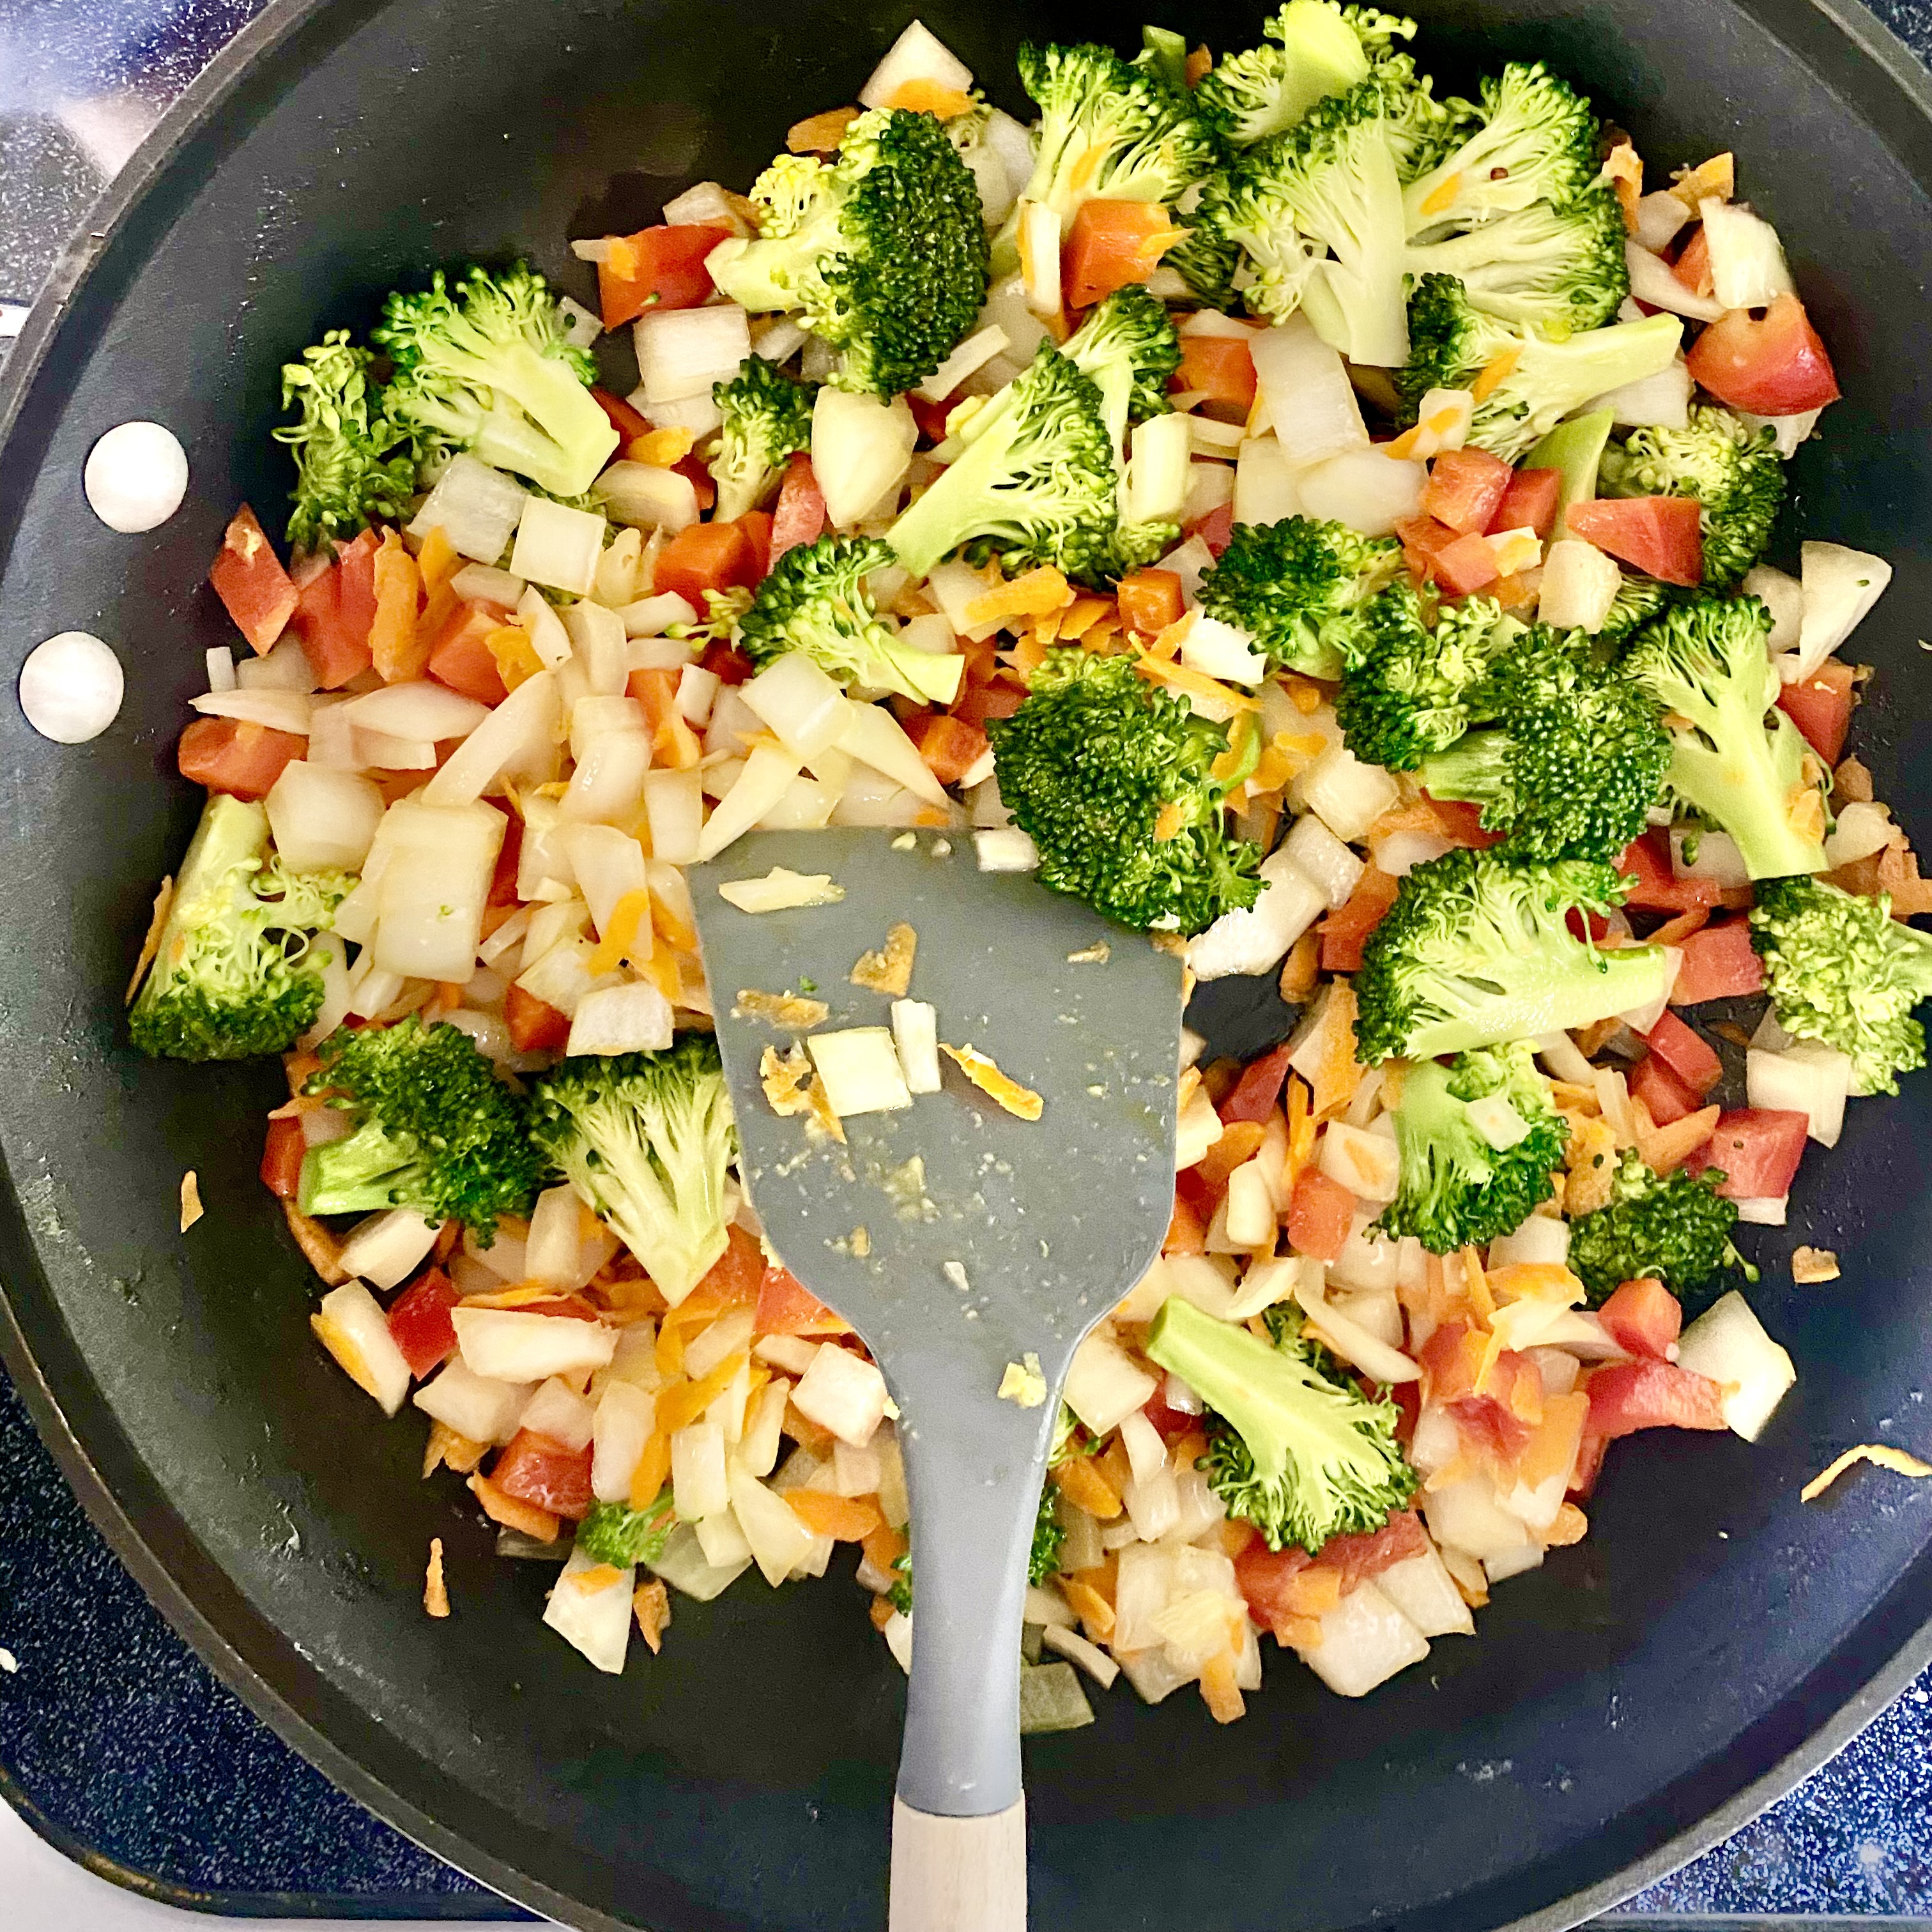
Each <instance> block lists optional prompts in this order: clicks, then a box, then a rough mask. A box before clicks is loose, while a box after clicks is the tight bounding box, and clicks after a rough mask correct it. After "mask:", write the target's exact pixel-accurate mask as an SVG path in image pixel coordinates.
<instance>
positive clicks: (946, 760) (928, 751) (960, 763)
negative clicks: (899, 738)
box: [910, 711, 987, 785]
mask: <svg viewBox="0 0 1932 1932" xmlns="http://www.w3.org/2000/svg"><path fill="white" fill-rule="evenodd" d="M910 735H911V736H912V740H913V743H914V744H916V745H917V746H918V747H919V756H920V757H922V758H923V759H924V760H926V769H927V770H928V771H929V772H932V775H933V776H934V777H935V778H937V779H938V781H939V782H940V783H941V784H943V785H956V784H958V783H959V781H960V780H961V779H962V778H964V777H965V775H966V774H967V773H968V772H969V771H971V769H973V767H974V766H975V765H976V764H977V763H979V761H980V759H981V758H982V757H984V756H985V755H986V742H987V741H986V733H985V732H984V731H983V730H982V729H981V728H980V727H979V726H978V725H977V724H968V723H967V722H966V721H965V719H964V718H954V717H951V716H950V715H948V714H947V713H946V712H944V711H939V712H934V713H933V714H932V715H931V716H929V718H927V719H926V722H925V723H924V724H922V725H921V726H920V727H919V728H918V730H916V731H914V732H913V733H911V734H910Z"/></svg>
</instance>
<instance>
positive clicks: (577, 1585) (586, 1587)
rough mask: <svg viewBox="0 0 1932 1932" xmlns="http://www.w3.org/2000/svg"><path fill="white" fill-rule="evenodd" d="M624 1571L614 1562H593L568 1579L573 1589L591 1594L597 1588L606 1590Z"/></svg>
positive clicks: (617, 1580)
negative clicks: (586, 1568) (587, 1567)
mask: <svg viewBox="0 0 1932 1932" xmlns="http://www.w3.org/2000/svg"><path fill="white" fill-rule="evenodd" d="M623 1575H624V1573H623V1571H621V1570H619V1568H617V1566H616V1565H615V1564H614V1563H593V1564H592V1565H591V1566H590V1568H589V1569H588V1570H580V1571H577V1573H576V1574H575V1575H574V1576H573V1577H571V1578H569V1579H568V1581H569V1584H570V1587H571V1589H573V1590H577V1591H580V1592H582V1593H583V1595H585V1596H586V1597H588V1596H591V1595H594V1594H595V1592H598V1591H599V1590H607V1589H610V1586H611V1585H612V1584H613V1583H621V1582H622V1580H623Z"/></svg>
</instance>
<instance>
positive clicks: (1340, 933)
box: [1321, 865, 1402, 973]
mask: <svg viewBox="0 0 1932 1932" xmlns="http://www.w3.org/2000/svg"><path fill="white" fill-rule="evenodd" d="M1401 883H1402V881H1401V880H1400V879H1397V878H1395V877H1392V876H1391V874H1388V873H1387V872H1385V871H1383V870H1382V868H1381V867H1380V866H1379V865H1370V866H1369V867H1368V868H1367V870H1366V871H1364V873H1363V874H1362V876H1361V877H1360V878H1359V879H1358V880H1356V881H1355V890H1354V891H1353V892H1351V893H1350V894H1349V897H1348V899H1347V901H1346V903H1345V904H1343V905H1342V906H1341V907H1339V908H1338V909H1337V910H1335V911H1334V912H1331V913H1330V914H1329V915H1328V917H1327V918H1326V919H1324V920H1323V921H1322V926H1321V933H1322V971H1324V972H1325V973H1355V972H1359V971H1361V965H1362V947H1363V946H1364V944H1365V943H1366V942H1367V939H1368V936H1369V935H1370V933H1372V932H1374V931H1375V929H1376V927H1377V926H1379V925H1381V923H1382V915H1383V914H1384V913H1386V912H1387V911H1388V909H1389V907H1391V906H1392V905H1394V904H1395V895H1396V892H1397V888H1398V887H1399V886H1400V885H1401Z"/></svg>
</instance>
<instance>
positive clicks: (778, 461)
mask: <svg viewBox="0 0 1932 1932" xmlns="http://www.w3.org/2000/svg"><path fill="white" fill-rule="evenodd" d="M817 393H818V391H817V386H816V385H815V384H813V383H801V382H799V380H797V379H796V377H791V376H787V374H785V373H784V371H783V370H781V368H778V365H777V364H776V363H775V362H766V360H765V359H764V358H763V356H747V357H746V358H745V360H744V362H742V363H740V364H739V366H738V373H737V374H736V375H735V376H733V377H732V378H731V380H730V381H729V382H727V383H713V384H712V386H711V400H712V401H713V402H714V403H715V404H717V405H718V413H719V414H720V415H721V416H722V417H723V418H724V422H722V424H721V425H720V426H719V428H718V449H717V453H716V454H715V455H714V456H713V457H712V459H711V477H712V481H713V482H715V484H717V486H718V505H717V509H716V512H715V514H716V517H717V520H718V521H719V522H720V523H735V522H736V520H737V519H738V518H739V517H742V516H743V515H744V514H745V512H746V511H748V510H755V509H756V508H757V507H758V505H760V503H762V502H764V500H765V499H766V497H768V496H769V495H770V494H771V493H772V490H775V488H777V487H778V476H779V472H781V470H782V469H784V462H785V458H787V457H788V456H790V455H792V453H793V452H794V451H796V450H801V449H810V448H811V404H812V399H813V398H814V396H816V395H817Z"/></svg>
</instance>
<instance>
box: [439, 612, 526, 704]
mask: <svg viewBox="0 0 1932 1932" xmlns="http://www.w3.org/2000/svg"><path fill="white" fill-rule="evenodd" d="M506 622H508V613H505V611H502V610H499V609H498V608H497V607H496V605H495V604H479V603H477V602H475V601H464V602H463V603H461V604H458V605H457V607H456V608H455V610H452V611H451V613H449V620H448V622H446V623H445V624H444V625H443V628H442V629H441V630H440V631H438V632H437V637H436V641H435V642H434V643H433V644H431V646H430V647H429V674H430V676H431V677H433V678H434V679H436V681H437V683H439V684H446V685H449V688H450V689H451V690H452V691H460V692H462V694H463V696H464V697H473V698H475V700H476V701H477V703H478V704H500V703H502V701H503V700H504V699H505V698H506V697H508V696H509V691H508V688H506V687H505V685H504V682H503V673H502V670H501V669H500V668H499V666H498V664H497V662H496V658H494V657H493V656H492V655H491V654H490V646H489V645H488V644H487V642H485V641H484V640H486V639H487V637H489V635H490V632H491V631H494V630H496V629H497V628H499V626H501V625H503V624H505V623H506Z"/></svg>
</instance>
